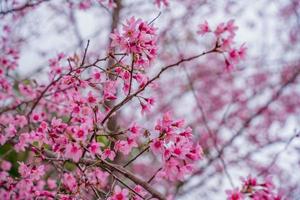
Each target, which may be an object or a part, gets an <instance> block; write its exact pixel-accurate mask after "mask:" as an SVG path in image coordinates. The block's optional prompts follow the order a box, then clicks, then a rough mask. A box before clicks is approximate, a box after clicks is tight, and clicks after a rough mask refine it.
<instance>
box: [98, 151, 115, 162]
mask: <svg viewBox="0 0 300 200" xmlns="http://www.w3.org/2000/svg"><path fill="white" fill-rule="evenodd" d="M115 157H116V153H115V152H114V151H112V150H111V149H108V148H107V149H104V151H103V153H102V156H101V159H103V160H105V159H106V158H109V159H110V160H114V159H115Z"/></svg>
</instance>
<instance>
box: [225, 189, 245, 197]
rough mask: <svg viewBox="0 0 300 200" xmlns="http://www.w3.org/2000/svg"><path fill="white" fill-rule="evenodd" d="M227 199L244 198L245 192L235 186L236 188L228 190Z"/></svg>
mask: <svg viewBox="0 0 300 200" xmlns="http://www.w3.org/2000/svg"><path fill="white" fill-rule="evenodd" d="M226 194H227V200H242V199H244V196H243V194H242V193H241V192H240V191H239V189H238V188H235V189H234V190H227V191H226Z"/></svg>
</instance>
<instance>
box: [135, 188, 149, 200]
mask: <svg viewBox="0 0 300 200" xmlns="http://www.w3.org/2000/svg"><path fill="white" fill-rule="evenodd" d="M133 190H134V191H135V192H136V193H138V194H139V195H141V196H142V197H144V196H145V195H146V194H147V192H146V191H145V189H144V188H143V187H142V186H140V185H136V186H135V187H134V188H133ZM133 200H142V198H141V197H140V196H138V195H134V197H133Z"/></svg>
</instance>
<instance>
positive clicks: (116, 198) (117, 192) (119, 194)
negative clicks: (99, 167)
mask: <svg viewBox="0 0 300 200" xmlns="http://www.w3.org/2000/svg"><path fill="white" fill-rule="evenodd" d="M128 194H129V191H128V190H127V189H125V188H124V189H121V188H120V186H118V185H116V186H115V189H114V194H113V196H111V197H109V198H108V200H128V199H129V198H128Z"/></svg>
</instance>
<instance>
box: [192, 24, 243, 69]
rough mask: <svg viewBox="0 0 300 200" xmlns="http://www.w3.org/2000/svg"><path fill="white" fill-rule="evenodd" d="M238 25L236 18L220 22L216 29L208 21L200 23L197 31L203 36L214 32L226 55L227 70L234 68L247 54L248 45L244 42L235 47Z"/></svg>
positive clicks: (218, 44)
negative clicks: (235, 21)
mask: <svg viewBox="0 0 300 200" xmlns="http://www.w3.org/2000/svg"><path fill="white" fill-rule="evenodd" d="M237 29H238V27H237V26H236V25H235V23H234V20H229V21H228V22H226V23H224V22H222V23H220V24H219V25H218V26H217V27H216V28H215V29H214V30H213V29H212V28H211V27H210V26H209V24H208V22H207V21H204V23H202V24H200V25H199V27H198V31H197V33H198V34H199V35H201V36H203V35H205V34H208V33H212V34H213V35H214V36H215V38H216V40H217V41H216V43H217V47H218V50H219V51H221V52H222V54H223V55H224V57H225V63H226V70H232V69H233V68H234V66H235V65H236V64H238V63H239V62H240V60H243V59H244V58H245V55H246V47H245V45H244V44H242V45H241V46H240V47H238V48H237V47H235V41H234V39H235V35H236V31H237Z"/></svg>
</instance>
